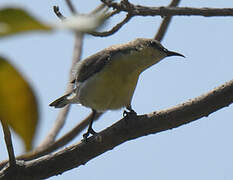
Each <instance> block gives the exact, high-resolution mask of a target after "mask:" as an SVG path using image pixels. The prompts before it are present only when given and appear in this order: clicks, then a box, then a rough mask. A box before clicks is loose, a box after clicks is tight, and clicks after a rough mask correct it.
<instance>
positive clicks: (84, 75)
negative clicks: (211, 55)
mask: <svg viewBox="0 0 233 180" xmlns="http://www.w3.org/2000/svg"><path fill="white" fill-rule="evenodd" d="M169 56H181V57H185V56H184V55H182V54H180V53H177V52H173V51H169V50H168V49H166V48H165V47H163V46H162V45H161V43H160V42H159V41H157V40H155V39H147V38H137V39H135V40H133V41H130V42H128V43H126V44H119V45H113V46H110V47H108V48H105V49H103V50H102V51H100V52H98V53H96V54H94V55H92V56H89V57H87V58H86V59H84V60H82V61H79V62H78V63H77V64H76V65H75V68H74V71H75V73H74V80H73V81H72V82H71V83H74V89H73V90H72V92H71V93H68V94H66V95H64V96H62V97H60V98H58V99H57V100H55V101H53V102H52V103H51V104H50V105H49V106H53V107H55V108H63V107H64V106H66V105H68V104H81V105H83V106H85V107H88V108H91V109H92V117H91V119H90V122H89V127H88V129H87V132H86V133H85V134H83V138H84V140H86V139H87V137H88V136H89V135H90V134H92V135H95V134H96V132H95V131H94V130H93V128H92V124H93V120H94V118H95V115H96V113H97V112H104V111H107V110H116V109H120V108H126V110H127V111H126V110H124V112H123V116H128V115H132V114H134V115H137V113H136V112H135V111H134V110H133V109H132V106H131V101H132V97H133V94H134V90H135V88H136V85H137V82H138V78H139V76H140V74H141V73H142V72H143V71H144V70H146V69H147V68H149V67H150V66H152V65H154V64H156V63H158V62H160V61H161V60H162V59H164V58H165V57H169Z"/></svg>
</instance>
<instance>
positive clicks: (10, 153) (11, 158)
mask: <svg viewBox="0 0 233 180" xmlns="http://www.w3.org/2000/svg"><path fill="white" fill-rule="evenodd" d="M1 124H2V130H3V133H4V139H5V143H6V147H7V152H8V156H9V162H10V167H14V166H15V165H16V161H15V154H14V148H13V145H12V139H11V132H10V129H9V127H8V125H7V123H6V122H4V121H3V120H1Z"/></svg>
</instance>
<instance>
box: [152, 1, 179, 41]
mask: <svg viewBox="0 0 233 180" xmlns="http://www.w3.org/2000/svg"><path fill="white" fill-rule="evenodd" d="M179 3H180V0H173V1H172V2H171V3H170V4H169V7H176V6H178V4H179ZM171 20H172V16H166V17H165V18H164V19H163V21H162V23H161V24H160V27H159V30H158V31H157V33H156V35H155V37H154V38H155V39H156V40H157V41H160V42H161V41H162V39H163V37H164V35H165V33H166V32H167V29H168V26H169V24H170V22H171Z"/></svg>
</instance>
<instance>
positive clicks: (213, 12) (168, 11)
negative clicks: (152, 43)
mask: <svg viewBox="0 0 233 180" xmlns="http://www.w3.org/2000/svg"><path fill="white" fill-rule="evenodd" d="M101 1H102V2H103V3H105V4H106V5H107V6H109V7H112V8H114V9H117V10H120V11H125V12H128V13H131V14H133V15H134V16H136V15H137V16H158V15H159V16H191V15H192V16H206V17H210V16H233V8H191V7H163V6H162V7H147V6H140V5H133V4H131V3H129V2H128V1H121V3H115V2H109V1H108V0H101ZM126 2H127V3H126Z"/></svg>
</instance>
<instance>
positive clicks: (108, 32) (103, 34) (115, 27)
mask: <svg viewBox="0 0 233 180" xmlns="http://www.w3.org/2000/svg"><path fill="white" fill-rule="evenodd" d="M131 18H132V15H131V14H127V15H126V17H125V19H124V20H123V21H121V22H120V23H118V24H117V25H116V26H114V27H113V28H112V29H111V30H109V31H104V32H90V33H89V34H91V35H93V36H99V37H105V36H110V35H112V34H114V33H115V32H117V31H118V30H119V29H120V28H121V27H122V26H123V25H124V24H126V23H127V22H129V20H130V19H131Z"/></svg>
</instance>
